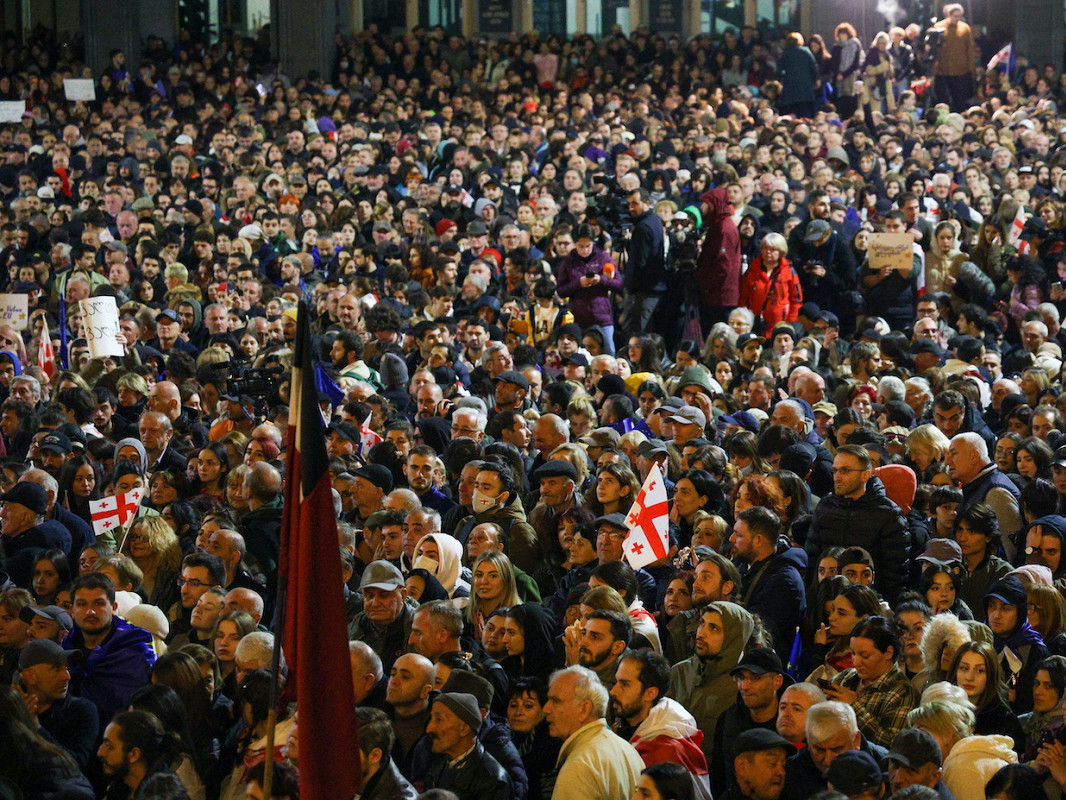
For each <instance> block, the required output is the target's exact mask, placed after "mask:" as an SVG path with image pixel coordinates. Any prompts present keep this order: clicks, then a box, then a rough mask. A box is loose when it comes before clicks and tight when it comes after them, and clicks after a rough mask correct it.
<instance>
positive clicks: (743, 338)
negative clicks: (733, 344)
mask: <svg viewBox="0 0 1066 800" xmlns="http://www.w3.org/2000/svg"><path fill="white" fill-rule="evenodd" d="M752 341H754V342H756V343H758V344H763V343H764V342H765V341H766V339H764V338H763V337H762V336H758V335H756V334H754V333H744V334H741V335H740V337H739V338H738V339H737V350H743V349H744V348H745V347H746V346H747V345H748V342H752Z"/></svg>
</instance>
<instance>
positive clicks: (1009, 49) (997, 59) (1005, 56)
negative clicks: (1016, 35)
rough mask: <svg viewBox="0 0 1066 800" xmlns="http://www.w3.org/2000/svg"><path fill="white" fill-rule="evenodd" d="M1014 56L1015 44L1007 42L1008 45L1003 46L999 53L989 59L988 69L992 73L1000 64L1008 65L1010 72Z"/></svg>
mask: <svg viewBox="0 0 1066 800" xmlns="http://www.w3.org/2000/svg"><path fill="white" fill-rule="evenodd" d="M1013 55H1014V43H1013V42H1007V44H1005V45H1003V47H1001V48H1000V49H999V52H997V53H996V54H995V55H994V56H992V58H990V59H988V67H987V68H986V69H988V71H989V72H991V71H992V70H994V69H995V68H996V67H998V66H999V65H1000V64H1004V65H1006V67H1007V70H1008V71H1010V62H1011V58H1012V56H1013Z"/></svg>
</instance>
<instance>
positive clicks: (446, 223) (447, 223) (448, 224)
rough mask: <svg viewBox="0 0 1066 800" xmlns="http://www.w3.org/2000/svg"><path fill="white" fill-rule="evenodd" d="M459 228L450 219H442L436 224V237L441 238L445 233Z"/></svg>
mask: <svg viewBox="0 0 1066 800" xmlns="http://www.w3.org/2000/svg"><path fill="white" fill-rule="evenodd" d="M458 229H459V226H458V225H456V224H455V223H454V222H453V221H452V220H450V219H442V220H441V221H440V222H438V223H437V236H443V235H444V234H445V232H446V231H454V230H458Z"/></svg>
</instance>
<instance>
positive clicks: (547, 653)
mask: <svg viewBox="0 0 1066 800" xmlns="http://www.w3.org/2000/svg"><path fill="white" fill-rule="evenodd" d="M555 636H556V632H555V617H554V615H553V614H552V613H551V612H550V611H549V610H548V609H546V608H544V606H541V605H538V604H536V603H522V604H521V605H517V606H514V607H512V608H511V609H509V610H508V611H507V612H506V614H505V615H504V621H503V639H502V641H503V646H504V648H505V649H506V650H507V657H506V658H505V659H504V660H503V662H502V663H503V668H504V669H505V670H507V673H508V675H510V676H511V677H512V679H514V678H517V677H520V676H521V677H531V678H540V679H541V680H545V679H546V678H547V677H548V675H549V673H550V672H551V670H552V668H553V656H554V653H555V646H554V642H555Z"/></svg>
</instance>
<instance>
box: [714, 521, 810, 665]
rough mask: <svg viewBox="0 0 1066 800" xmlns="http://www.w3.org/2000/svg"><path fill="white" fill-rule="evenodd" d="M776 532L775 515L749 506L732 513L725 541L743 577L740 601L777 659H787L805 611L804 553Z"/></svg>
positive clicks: (805, 568) (778, 522) (779, 525)
mask: <svg viewBox="0 0 1066 800" xmlns="http://www.w3.org/2000/svg"><path fill="white" fill-rule="evenodd" d="M780 530H781V520H780V519H778V517H777V514H775V513H774V512H773V511H771V510H770V509H768V508H763V507H762V506H753V507H752V508H748V509H745V510H744V511H741V512H740V513H739V514H738V515H737V521H736V523H735V524H734V525H733V535H732V536H730V537H729V541H730V542H731V543H732V544H733V552H734V553H735V554H736V558H735V560H736V561H737V562H739V566H740V574H741V576H742V577H743V579H744V580H743V584H742V585H743V589H742V590H741V594H740V599H741V601H742V602H743V604H744V607H745V608H746V609H748V610H749V611H750V612H752V613H753V614H758V615H759V617H760V618H761V619H762V620H763V621H764V622H765V623H766V627H767V628H769V630H770V632H771V633H772V634H773V640H774V647H775V648H776V649H777V655H778V657H779V658H780V659H781V661H782V662H783V663H788V658H789V650H790V649H791V647H792V640H793V639H794V638H795V634H796V628H797V627H798V626H799V624H800V620H801V619H803V613H804V611H806V609H807V597H806V591H805V590H804V587H803V574H804V573H805V572H806V570H807V554H806V553H805V552H804V551H803V550H802V549H800V548H798V547H791V546H789V544H788V542H787V541H786V540H782V539H779V538H778V533H779V532H780Z"/></svg>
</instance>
